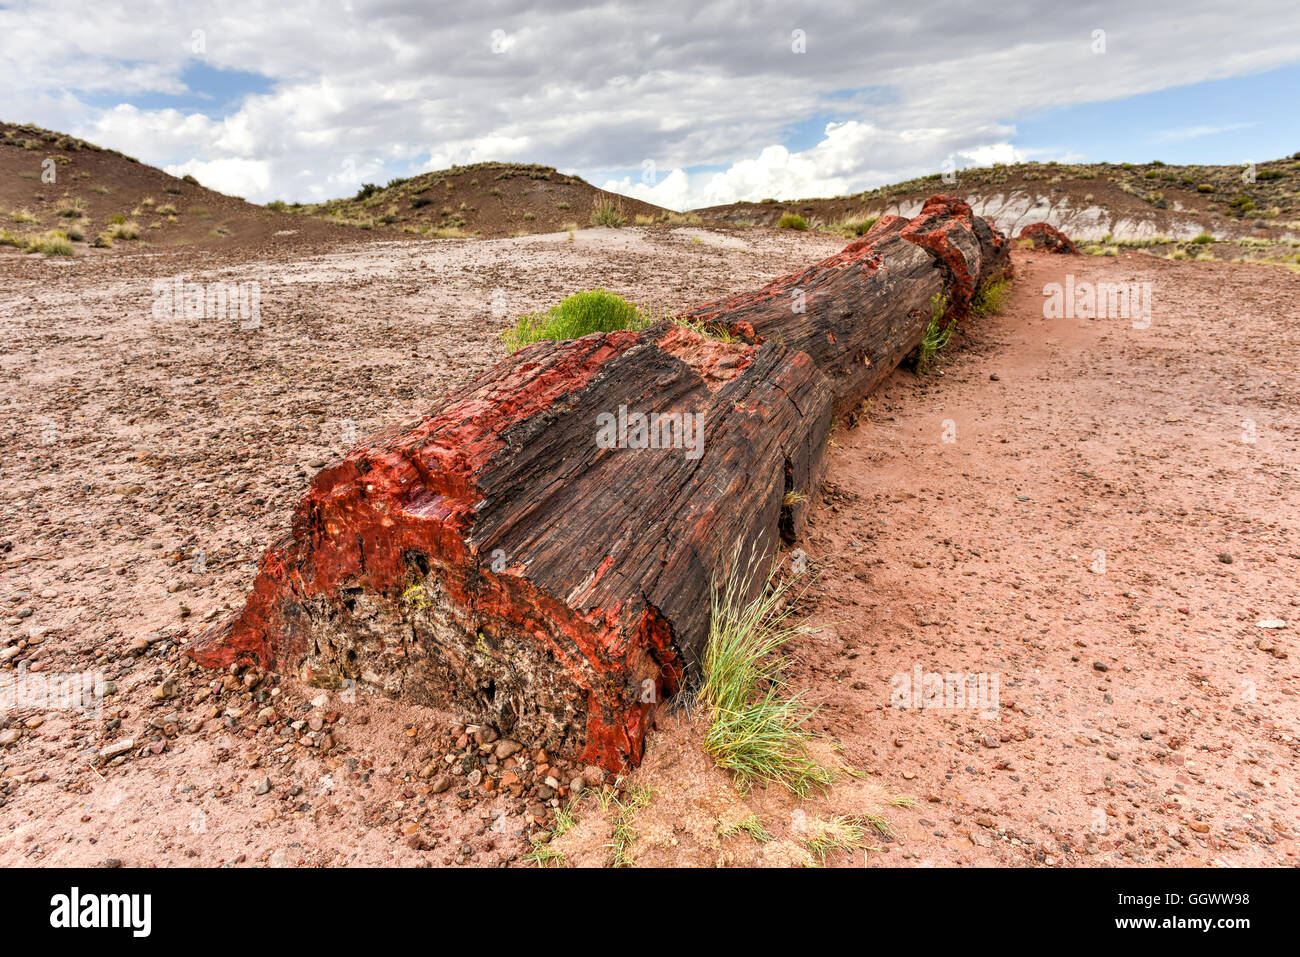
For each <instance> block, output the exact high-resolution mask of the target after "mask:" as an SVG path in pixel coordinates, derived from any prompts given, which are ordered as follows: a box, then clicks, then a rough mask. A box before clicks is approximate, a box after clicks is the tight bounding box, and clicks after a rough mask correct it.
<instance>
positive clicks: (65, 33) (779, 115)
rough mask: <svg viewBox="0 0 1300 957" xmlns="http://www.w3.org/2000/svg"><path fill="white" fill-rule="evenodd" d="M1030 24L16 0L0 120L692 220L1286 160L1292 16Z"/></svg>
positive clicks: (233, 170) (721, 8)
mask: <svg viewBox="0 0 1300 957" xmlns="http://www.w3.org/2000/svg"><path fill="white" fill-rule="evenodd" d="M1045 6H1046V5H1044V4H1042V3H1041V2H1036V0H1001V2H999V3H998V4H996V5H994V6H988V5H979V6H973V5H971V4H968V3H963V2H960V0H931V2H929V3H927V5H926V6H925V8H924V10H913V9H911V8H904V7H900V6H899V5H898V4H897V3H896V2H893V0H889V2H885V0H865V2H864V0H823V2H820V3H818V4H816V5H814V6H807V5H798V4H783V3H780V2H763V0H755V2H750V3H744V2H741V0H714V2H700V0H660V2H658V3H656V4H654V5H653V6H650V5H640V4H638V5H631V4H628V5H620V4H618V3H613V2H611V3H604V4H601V5H597V6H592V5H584V4H582V3H576V2H575V3H555V4H549V3H542V2H537V0H497V2H494V3H490V4H475V5H461V6H453V7H442V8H437V9H435V8H434V7H432V6H430V5H429V4H427V3H425V2H422V0H282V2H280V3H277V4H275V5H266V4H263V3H258V2H253V0H223V2H207V0H192V2H186V3H181V2H174V0H153V2H150V3H149V4H148V5H147V6H145V5H139V4H133V3H130V2H126V0H117V2H115V0H103V2H101V3H96V4H92V5H81V4H76V3H71V2H64V0H27V2H16V3H9V4H0V116H2V117H4V118H6V119H10V120H17V121H30V122H35V123H38V124H40V125H42V126H45V127H48V128H51V129H57V130H61V131H66V132H69V133H73V134H75V135H78V136H82V137H84V138H86V139H89V140H92V141H94V142H97V143H100V144H102V145H105V146H109V147H112V148H115V149H119V150H121V151H123V152H125V153H128V154H130V155H133V156H136V157H138V158H139V159H141V160H143V161H144V162H147V163H150V164H153V165H157V166H160V167H163V168H165V169H167V170H169V171H171V172H173V173H176V174H178V175H180V174H184V173H190V174H193V175H195V176H197V177H198V178H199V180H200V181H201V182H203V183H204V184H205V185H209V186H212V187H214V188H216V189H220V190H222V191H225V192H228V193H232V194H235V195H241V196H245V197H247V198H249V199H251V200H254V201H259V202H265V201H267V200H271V199H286V200H300V201H319V200H323V199H327V198H331V197H335V196H341V195H349V194H351V193H354V192H355V191H356V190H357V188H358V187H359V186H360V185H361V184H362V183H363V182H379V183H382V182H386V181H387V180H389V179H391V178H393V177H396V176H407V175H411V174H413V173H416V172H420V171H423V170H429V169H439V168H443V167H445V166H449V165H452V164H453V163H464V162H476V161H482V160H504V161H519V162H536V163H544V164H548V165H553V166H556V167H558V168H560V169H562V170H566V171H571V172H577V173H580V174H582V175H583V176H585V177H586V178H587V179H588V180H590V181H592V182H594V183H596V184H598V185H602V186H605V187H606V188H611V189H615V190H619V191H622V192H626V193H629V194H630V195H636V196H639V197H641V198H644V199H647V200H650V201H651V202H656V203H659V204H660V205H664V206H670V207H674V208H685V207H690V206H702V205H709V204H713V203H720V202H730V201H734V200H738V199H760V198H765V197H768V196H774V197H778V198H794V197H798V196H818V195H836V194H843V193H848V192H854V191H857V190H861V189H866V188H870V187H873V186H878V185H882V184H884V183H888V182H892V181H897V180H900V179H906V178H910V177H912V176H917V175H923V174H927V173H933V172H939V171H941V170H942V169H943V167H944V165H945V163H946V162H952V163H954V164H955V165H956V166H958V167H964V166H969V165H980V164H987V163H990V162H995V161H1000V162H1011V161H1015V160H1018V159H1038V160H1045V159H1057V160H1067V161H1068V160H1079V161H1099V160H1108V161H1131V162H1145V161H1148V160H1151V159H1161V160H1164V161H1165V162H1171V163H1227V164H1236V163H1245V162H1247V161H1260V160H1264V159H1270V158H1276V157H1279V156H1283V155H1290V154H1292V153H1294V152H1296V151H1298V150H1300V136H1297V134H1296V128H1297V124H1296V122H1295V115H1296V114H1297V112H1300V111H1298V110H1297V109H1296V103H1297V102H1298V101H1300V95H1298V94H1300V16H1297V15H1296V8H1295V5H1294V0H1236V2H1235V3H1234V4H1232V5H1224V4H1222V3H1220V2H1217V0H1216V2H1210V0H1147V2H1144V3H1142V4H1134V3H1132V2H1127V0H1126V2H1117V0H1094V2H1092V3H1088V4H1084V5H1079V4H1076V5H1071V6H1062V7H1059V8H1057V9H1049V10H1045V9H1044V7H1045ZM196 31H199V33H196ZM1099 32H1100V33H1102V34H1104V37H1105V41H1106V42H1105V46H1104V49H1100V50H1099V49H1098V48H1097V45H1096V43H1095V38H1096V36H1097V35H1098V33H1099ZM196 35H201V36H202V38H203V42H202V43H201V44H198V45H197V46H196V44H195V42H194V40H193V38H194V37H195V36H196ZM796 37H797V38H801V39H800V40H799V42H797V43H796V42H794V38H796ZM650 164H652V165H653V169H654V176H653V180H652V181H647V180H645V179H643V176H642V171H643V168H644V167H645V166H646V165H650Z"/></svg>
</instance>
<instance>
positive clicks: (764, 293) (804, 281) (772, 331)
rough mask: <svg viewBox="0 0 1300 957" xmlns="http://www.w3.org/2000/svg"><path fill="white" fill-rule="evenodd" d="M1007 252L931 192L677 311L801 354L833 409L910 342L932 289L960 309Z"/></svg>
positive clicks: (860, 393)
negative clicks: (776, 269) (787, 269)
mask: <svg viewBox="0 0 1300 957" xmlns="http://www.w3.org/2000/svg"><path fill="white" fill-rule="evenodd" d="M1009 255H1010V250H1009V247H1008V246H1007V243H1006V240H1005V238H1004V237H1003V236H1002V235H1001V233H999V232H998V231H997V230H996V229H994V228H993V227H992V226H990V225H989V223H988V222H987V221H985V220H984V219H982V218H980V217H978V216H975V215H973V214H972V213H971V209H970V206H969V205H967V204H966V203H964V202H962V201H961V200H959V199H956V198H954V197H951V196H935V197H932V198H931V199H930V200H929V201H927V202H926V204H925V206H924V208H923V209H922V210H921V213H920V215H918V216H917V217H916V218H915V219H912V220H910V221H909V220H907V219H904V218H902V217H901V216H883V217H881V218H880V219H879V220H878V221H877V222H876V223H875V224H874V225H873V226H872V228H871V229H870V230H869V231H868V232H867V234H866V235H865V236H863V237H862V238H861V239H860V240H858V241H856V242H853V243H850V244H849V245H848V246H846V247H845V248H844V249H843V250H842V251H841V252H839V253H838V254H837V255H835V256H832V257H830V258H829V259H825V260H823V261H821V262H819V263H815V264H814V265H812V266H809V267H808V268H807V269H804V270H802V271H800V272H797V273H792V274H790V275H788V276H782V277H781V278H780V279H777V280H775V281H774V282H771V283H768V284H767V285H766V286H764V287H763V288H761V289H759V290H756V291H752V292H744V293H737V294H735V295H732V296H728V297H726V298H725V299H718V300H715V301H713V302H709V303H705V304H704V305H702V306H699V307H697V308H695V309H693V310H691V311H690V312H688V313H686V318H688V319H692V320H695V321H700V322H703V323H704V324H705V325H706V326H711V327H715V328H725V329H727V330H728V331H729V332H731V334H732V335H735V336H737V337H739V338H741V339H743V340H745V341H748V342H765V341H768V340H776V341H778V342H781V343H783V344H784V345H787V346H790V347H791V348H793V349H798V350H800V351H802V352H806V353H808V355H810V356H812V358H813V361H814V362H816V363H817V366H818V368H820V369H821V370H822V371H823V372H825V373H826V374H827V375H828V376H829V377H830V379H831V381H832V382H833V383H834V388H835V403H834V412H835V414H836V415H841V414H845V413H851V412H853V411H854V410H856V409H857V408H858V406H859V405H860V404H861V402H862V400H863V399H864V398H866V396H867V395H868V393H870V392H871V390H872V389H874V388H875V387H876V385H877V384H879V382H880V380H881V379H883V378H884V377H885V376H886V375H888V374H889V373H890V372H892V371H893V370H894V368H895V367H896V366H897V365H898V364H899V363H900V362H901V361H902V360H903V358H904V357H905V356H907V354H908V353H909V352H911V351H912V350H913V349H914V348H916V346H917V344H918V343H919V342H920V341H921V337H922V335H923V334H924V332H925V328H926V325H927V324H928V322H929V319H930V314H931V308H932V307H931V300H932V299H933V298H934V297H935V296H944V297H945V299H946V305H947V307H948V308H949V309H952V310H955V311H956V312H957V314H958V315H962V314H964V313H965V310H966V308H967V307H968V306H969V304H970V300H971V296H972V295H974V292H975V289H976V288H977V287H978V286H979V284H980V283H982V282H984V281H985V280H987V279H988V278H990V277H992V276H994V275H996V274H997V273H999V272H1001V271H1003V270H1005V269H1006V268H1007V265H1008V262H1009Z"/></svg>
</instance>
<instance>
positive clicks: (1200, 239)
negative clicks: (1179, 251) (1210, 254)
mask: <svg viewBox="0 0 1300 957" xmlns="http://www.w3.org/2000/svg"><path fill="white" fill-rule="evenodd" d="M1192 242H1194V243H1196V244H1197V245H1199V246H1204V245H1205V244H1206V243H1212V242H1214V237H1213V236H1211V235H1210V234H1209V233H1201V235H1199V236H1197V237H1196V238H1195V239H1193V240H1192Z"/></svg>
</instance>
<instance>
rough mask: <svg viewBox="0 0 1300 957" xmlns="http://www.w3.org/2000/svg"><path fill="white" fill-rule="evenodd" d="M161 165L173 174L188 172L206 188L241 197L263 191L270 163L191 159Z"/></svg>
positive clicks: (264, 193) (179, 174)
mask: <svg viewBox="0 0 1300 957" xmlns="http://www.w3.org/2000/svg"><path fill="white" fill-rule="evenodd" d="M165 168H166V170H167V172H169V173H171V174H172V175H173V176H184V175H186V174H187V173H188V174H189V175H191V176H193V177H194V178H195V179H197V180H198V181H199V182H200V183H202V184H203V185H204V186H207V187H208V188H209V189H215V190H216V191H217V192H219V193H226V194H227V195H229V196H242V197H244V198H245V199H247V198H248V197H250V196H254V195H258V196H262V195H266V193H267V191H268V190H269V189H270V186H271V164H270V163H268V162H267V161H266V160H249V159H217V160H209V161H204V160H197V159H195V160H190V161H189V162H187V163H181V164H180V165H179V166H167V167H165Z"/></svg>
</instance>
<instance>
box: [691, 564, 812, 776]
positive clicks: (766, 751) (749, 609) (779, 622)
mask: <svg viewBox="0 0 1300 957" xmlns="http://www.w3.org/2000/svg"><path fill="white" fill-rule="evenodd" d="M740 565H741V556H740V555H739V554H737V555H736V557H735V560H734V561H733V562H732V569H731V572H730V574H729V575H728V576H727V579H726V581H725V582H722V583H720V584H719V583H718V582H714V586H713V594H712V598H711V611H712V614H711V617H710V621H709V638H708V645H707V646H706V648H705V652H704V662H703V668H702V671H703V684H702V686H701V688H700V692H699V699H700V703H701V705H703V706H704V707H705V708H706V709H707V710H708V713H709V728H708V731H707V733H706V734H705V738H704V750H705V751H706V752H707V753H708V754H709V755H710V756H711V757H712V758H713V760H714V762H715V763H716V764H717V765H718V766H719V767H721V768H724V769H726V770H728V771H730V772H731V773H732V774H733V775H734V777H735V779H736V784H737V785H738V786H739V787H740V788H741V790H742V791H743V790H745V789H746V788H748V787H749V786H750V785H752V784H754V783H774V784H780V785H782V786H784V787H786V788H788V789H789V790H791V791H793V792H794V793H795V794H800V795H803V794H806V793H808V792H809V791H812V790H814V789H822V790H825V789H826V788H829V787H830V785H831V783H832V781H833V779H834V774H833V772H831V771H830V770H829V769H828V768H825V767H823V766H822V765H821V764H819V763H818V762H817V761H816V760H815V759H814V758H813V757H812V756H811V755H810V754H809V753H808V745H809V744H810V743H811V741H812V738H813V736H812V734H811V733H810V732H808V731H806V730H805V729H804V724H805V722H807V720H808V718H809V717H811V715H812V710H811V709H810V708H808V707H806V706H805V705H804V702H803V700H802V698H801V696H800V695H798V694H795V695H788V694H787V693H786V689H785V685H784V683H783V682H782V680H781V677H780V672H781V669H782V667H783V665H784V664H785V658H784V656H783V655H782V654H781V653H780V650H781V648H782V646H783V645H785V644H786V643H787V642H788V641H790V640H791V639H792V638H794V637H796V636H798V635H801V634H804V633H806V632H807V631H808V629H807V628H804V627H802V626H793V625H790V624H788V618H789V615H790V608H789V605H788V603H787V602H786V598H787V596H788V595H789V592H790V589H791V587H792V586H793V585H794V583H795V581H796V580H797V579H795V578H789V579H786V580H785V581H784V582H781V583H779V584H777V583H775V582H774V579H775V572H776V569H775V568H774V569H773V570H772V573H771V574H769V575H768V578H767V580H766V582H764V587H763V589H762V592H761V593H760V594H759V595H758V597H756V598H753V599H750V598H748V597H747V596H748V595H749V594H750V593H751V585H752V582H753V579H752V575H751V572H749V571H746V572H744V573H742V572H741V571H740ZM751 567H752V565H751Z"/></svg>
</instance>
